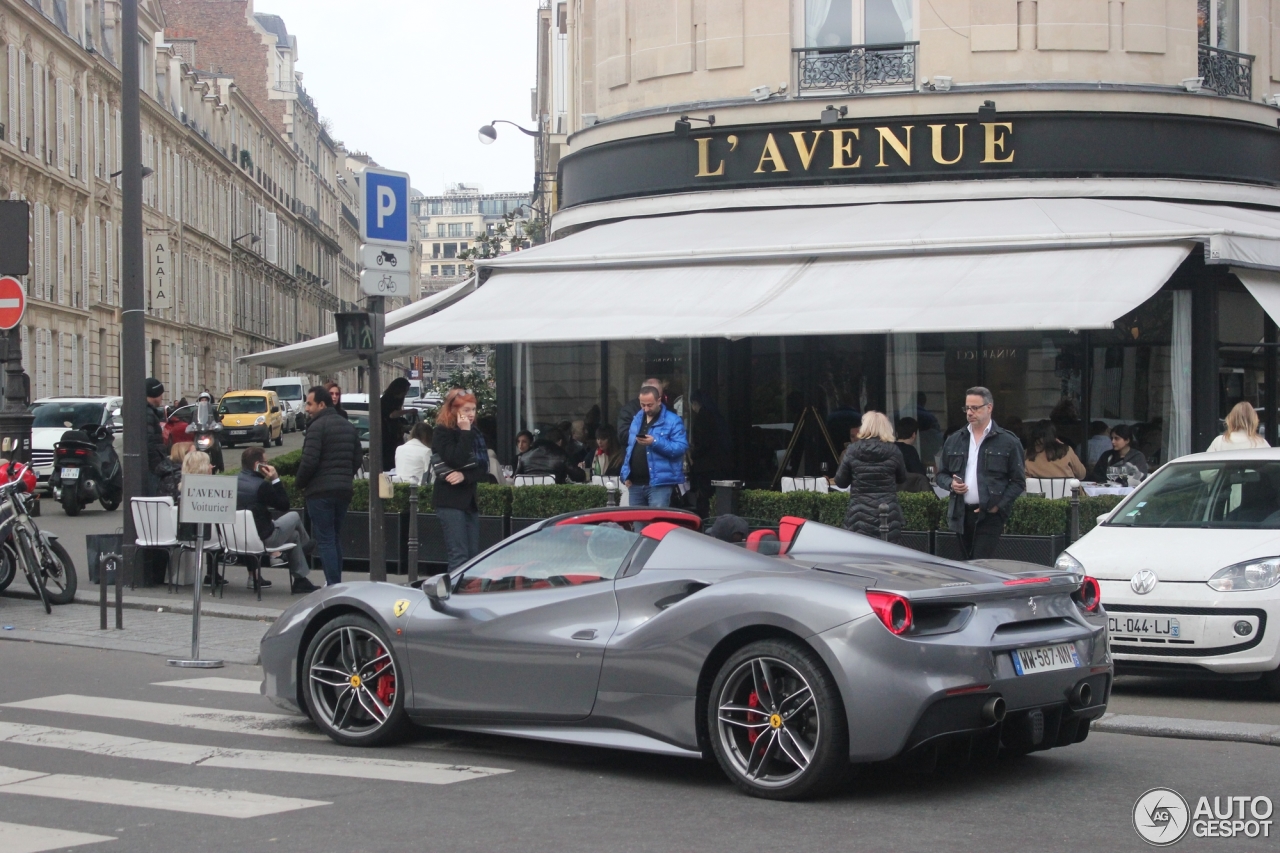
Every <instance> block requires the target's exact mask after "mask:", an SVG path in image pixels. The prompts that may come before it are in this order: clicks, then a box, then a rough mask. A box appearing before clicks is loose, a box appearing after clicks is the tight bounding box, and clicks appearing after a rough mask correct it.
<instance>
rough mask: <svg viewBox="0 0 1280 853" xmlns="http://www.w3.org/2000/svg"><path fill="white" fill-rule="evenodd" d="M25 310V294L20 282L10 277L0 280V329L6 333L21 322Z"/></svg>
mask: <svg viewBox="0 0 1280 853" xmlns="http://www.w3.org/2000/svg"><path fill="white" fill-rule="evenodd" d="M26 310H27V294H26V293H24V292H23V290H22V282H20V281H18V280H17V279H16V278H14V277H13V276H10V275H6V276H4V277H2V278H0V329H4V330H6V331H8V330H9V329H12V328H13V327H15V326H17V325H18V324H19V323H21V322H22V312H23V311H26Z"/></svg>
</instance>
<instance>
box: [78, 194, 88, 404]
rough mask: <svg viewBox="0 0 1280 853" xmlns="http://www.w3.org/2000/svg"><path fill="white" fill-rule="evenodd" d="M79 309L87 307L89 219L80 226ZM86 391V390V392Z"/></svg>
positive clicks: (86, 218)
mask: <svg viewBox="0 0 1280 853" xmlns="http://www.w3.org/2000/svg"><path fill="white" fill-rule="evenodd" d="M80 307H81V308H88V307H89V218H88V217H85V220H84V222H82V223H81V224H80ZM87 390H88V389H86V391H87Z"/></svg>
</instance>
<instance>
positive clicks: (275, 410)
mask: <svg viewBox="0 0 1280 853" xmlns="http://www.w3.org/2000/svg"><path fill="white" fill-rule="evenodd" d="M279 411H280V407H279V406H272V407H271V414H273V415H274V414H276V413H278V412H279Z"/></svg>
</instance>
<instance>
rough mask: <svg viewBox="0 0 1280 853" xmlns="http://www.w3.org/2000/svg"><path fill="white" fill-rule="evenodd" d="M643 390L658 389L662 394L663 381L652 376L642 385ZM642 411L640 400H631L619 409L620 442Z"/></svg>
mask: <svg viewBox="0 0 1280 853" xmlns="http://www.w3.org/2000/svg"><path fill="white" fill-rule="evenodd" d="M640 387H641V388H657V389H659V390H658V393H659V394H661V393H662V390H661V389H662V380H661V379H657V378H655V377H653V376H650V377H649V378H648V379H646V380H645V381H644V382H642V383H640ZM638 411H640V400H639V399H638V398H635V397H633V398H631V399H630V400H628V401H627V402H626V403H624V404H623V405H621V406H619V407H618V430H617V432H618V440H619V441H621V440H622V437H623V436H624V435H626V434H627V430H629V429H631V422H632V421H634V420H635V419H636V412H638Z"/></svg>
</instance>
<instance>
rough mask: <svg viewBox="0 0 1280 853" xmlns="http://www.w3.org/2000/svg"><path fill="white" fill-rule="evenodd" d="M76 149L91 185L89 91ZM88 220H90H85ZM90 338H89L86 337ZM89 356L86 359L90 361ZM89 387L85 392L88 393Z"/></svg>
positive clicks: (84, 98)
mask: <svg viewBox="0 0 1280 853" xmlns="http://www.w3.org/2000/svg"><path fill="white" fill-rule="evenodd" d="M85 85H86V86H88V85H89V81H88V79H87V78H86V79H85ZM76 150H77V151H79V153H80V159H79V163H80V179H81V180H83V181H84V185H85V186H86V187H87V186H89V93H88V92H81V93H80V137H79V139H78V140H77V141H76ZM85 221H86V222H88V220H85ZM85 340H88V338H85ZM88 360H89V359H88V358H87V357H86V358H85V361H86V362H88ZM88 391H89V389H88V387H86V388H85V393H88Z"/></svg>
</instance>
